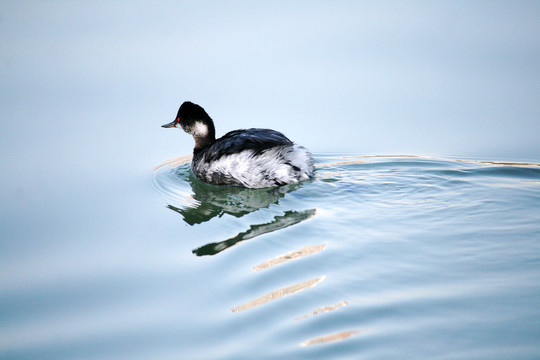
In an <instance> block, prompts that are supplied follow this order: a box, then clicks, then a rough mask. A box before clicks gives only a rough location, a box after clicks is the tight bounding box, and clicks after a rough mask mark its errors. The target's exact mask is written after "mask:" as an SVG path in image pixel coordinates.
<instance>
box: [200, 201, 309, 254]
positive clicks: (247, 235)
mask: <svg viewBox="0 0 540 360" xmlns="http://www.w3.org/2000/svg"><path fill="white" fill-rule="evenodd" d="M313 215H315V209H309V210H303V211H296V210H290V211H285V214H283V215H281V216H275V217H274V220H272V221H271V222H269V223H265V224H255V225H251V226H250V227H249V229H248V230H246V231H243V232H241V233H238V234H237V235H236V236H233V237H232V238H230V239H227V240H224V241H220V242H217V243H211V244H207V245H204V246H201V247H200V248H197V249H195V250H193V253H194V254H195V255H197V256H203V255H215V254H217V253H219V252H221V251H223V250H225V249H227V248H229V247H231V246H233V245H236V244H237V243H239V242H240V241H244V240H249V239H253V238H254V237H257V236H259V235H262V234H266V233H269V232H272V231H276V230H281V229H284V228H286V227H289V226H292V225H295V224H298V223H300V222H302V221H304V220H307V219H309V218H310V217H312V216H313Z"/></svg>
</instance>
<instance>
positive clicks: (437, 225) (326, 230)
mask: <svg viewBox="0 0 540 360" xmlns="http://www.w3.org/2000/svg"><path fill="white" fill-rule="evenodd" d="M188 161H189V159H188V157H185V158H180V159H177V160H176V161H168V162H165V163H164V164H160V165H158V166H156V168H155V169H154V170H151V169H147V172H146V174H138V175H134V176H133V177H132V178H131V180H130V181H127V182H126V183H124V184H123V186H122V187H116V185H114V184H116V182H115V181H112V183H113V187H116V188H117V189H119V191H118V194H117V195H116V197H113V198H112V199H108V200H107V201H101V200H100V198H99V197H98V198H97V199H93V200H92V199H90V198H91V196H90V195H89V194H99V193H98V192H96V190H95V189H93V188H89V190H87V191H90V193H89V194H86V195H85V194H84V191H82V192H81V193H80V194H81V195H80V201H79V203H76V204H72V203H70V202H69V201H67V200H66V199H68V198H70V195H71V193H70V191H74V190H73V189H74V188H76V185H78V184H77V183H75V184H73V185H74V186H73V187H72V188H71V190H70V189H68V190H67V191H68V195H66V197H62V196H60V195H59V196H58V199H57V200H58V202H59V203H58V204H57V207H56V208H59V209H62V210H59V211H58V212H57V213H53V214H51V213H47V211H43V212H41V211H39V210H40V209H39V208H33V209H32V208H26V209H30V210H28V216H29V218H28V219H27V221H26V222H25V224H26V225H25V226H20V222H16V221H15V218H21V213H20V211H19V209H18V208H17V207H16V205H15V204H16V203H17V202H22V203H23V204H26V205H28V204H27V202H28V201H29V200H28V197H29V194H26V195H25V193H24V192H22V191H20V192H19V193H17V194H15V196H16V198H17V199H18V200H17V201H13V202H12V203H10V205H11V206H12V208H13V212H12V214H11V215H10V214H6V217H5V219H7V220H9V219H13V222H14V224H15V225H14V226H12V227H10V226H8V225H6V224H7V220H6V222H4V226H3V227H4V229H6V230H5V231H6V232H5V233H6V234H8V235H9V239H10V241H8V240H4V241H3V250H2V254H1V255H0V258H1V260H2V262H1V264H2V275H1V276H2V281H1V282H0V287H1V288H0V290H1V291H0V319H1V320H0V323H1V326H0V358H2V359H276V358H283V359H315V358H316V359H335V358H362V359H396V358H400V359H419V358H426V359H427V358H428V359H434V358H436V359H509V358H512V359H538V358H539V357H540V307H539V306H538V304H540V165H539V164H536V163H532V164H531V163H528V164H527V163H500V162H482V161H473V160H461V159H438V158H427V157H414V156H351V155H349V156H347V155H329V154H318V155H317V156H316V162H317V172H316V177H315V179H313V181H310V182H305V183H302V184H300V185H295V186H286V187H281V188H277V189H260V190H250V189H242V188H235V187H214V186H211V185H207V184H204V183H201V182H199V181H198V180H197V179H195V178H194V176H193V175H192V174H191V172H190V170H189V164H188ZM134 179H135V180H134ZM105 188H107V187H106V186H105ZM87 189H88V188H87ZM120 189H122V190H120ZM103 191H105V190H103ZM27 192H28V190H27ZM32 201H35V202H36V203H37V204H39V199H33V200H32ZM25 202H26V203H25ZM21 206H22V205H21ZM38 214H39V215H38Z"/></svg>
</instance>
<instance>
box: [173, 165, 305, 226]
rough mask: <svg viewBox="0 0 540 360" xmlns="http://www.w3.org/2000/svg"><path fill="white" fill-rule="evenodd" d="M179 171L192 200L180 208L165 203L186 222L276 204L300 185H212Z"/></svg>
mask: <svg viewBox="0 0 540 360" xmlns="http://www.w3.org/2000/svg"><path fill="white" fill-rule="evenodd" d="M181 175H183V176H181V177H182V178H183V180H185V181H187V182H188V183H189V185H190V186H191V190H192V192H193V196H192V197H193V199H194V200H195V203H194V204H193V205H192V206H189V207H181V208H179V207H176V206H173V205H168V206H167V207H168V208H169V209H171V210H173V211H176V212H178V213H179V214H181V215H182V217H183V219H184V221H185V222H186V223H188V224H189V225H195V224H201V223H203V222H206V221H209V220H211V219H212V218H214V217H216V216H217V217H221V216H223V214H229V215H232V216H235V217H237V218H239V217H242V216H244V215H247V214H249V213H251V212H254V211H257V210H259V209H262V208H266V207H268V206H269V205H271V204H277V203H278V202H279V199H280V198H282V197H283V196H285V194H286V193H288V192H291V191H294V190H295V189H297V188H298V187H299V186H301V185H298V184H295V185H287V186H281V187H279V188H270V189H247V188H242V187H236V186H214V185H209V184H206V183H204V182H202V181H200V180H199V179H197V178H195V176H194V175H193V174H192V173H191V172H189V174H181ZM186 175H187V176H186Z"/></svg>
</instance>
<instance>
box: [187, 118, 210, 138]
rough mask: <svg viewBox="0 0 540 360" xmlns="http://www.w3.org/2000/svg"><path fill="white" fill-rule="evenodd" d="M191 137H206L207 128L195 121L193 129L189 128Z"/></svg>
mask: <svg viewBox="0 0 540 360" xmlns="http://www.w3.org/2000/svg"><path fill="white" fill-rule="evenodd" d="M191 135H193V136H197V137H206V136H208V126H206V125H205V124H203V123H202V122H200V121H196V122H195V124H194V125H193V127H192V128H191Z"/></svg>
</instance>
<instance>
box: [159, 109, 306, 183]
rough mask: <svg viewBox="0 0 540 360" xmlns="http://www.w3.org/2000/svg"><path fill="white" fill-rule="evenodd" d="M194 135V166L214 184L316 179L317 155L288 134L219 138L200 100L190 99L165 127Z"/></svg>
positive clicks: (237, 133) (243, 132)
mask: <svg viewBox="0 0 540 360" xmlns="http://www.w3.org/2000/svg"><path fill="white" fill-rule="evenodd" d="M162 127H164V128H181V129H183V130H184V131H185V132H186V133H188V134H190V135H192V136H193V139H194V140H195V147H194V148H193V157H192V161H191V170H192V172H193V173H194V174H195V176H196V177H197V178H198V179H199V180H201V181H203V182H205V183H208V184H212V185H232V186H242V187H246V188H252V189H260V188H269V187H277V186H283V185H287V184H297V183H299V182H301V181H305V180H308V179H311V178H312V177H313V172H314V170H313V157H312V155H311V153H310V152H309V151H308V150H307V149H306V148H304V147H303V146H300V145H297V144H295V143H294V142H292V141H291V140H289V139H288V138H287V137H286V136H285V135H283V134H282V133H280V132H278V131H276V130H271V129H260V128H250V129H239V130H233V131H230V132H228V133H226V134H225V135H223V136H222V137H220V138H218V139H216V130H215V127H214V122H213V121H212V118H211V117H210V116H209V115H208V113H207V112H206V111H205V110H204V109H203V108H202V107H201V106H200V105H197V104H194V103H192V102H190V101H185V102H184V103H182V105H180V108H179V109H178V113H177V115H176V118H175V119H174V120H173V121H172V122H170V123H168V124H164V125H162Z"/></svg>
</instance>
